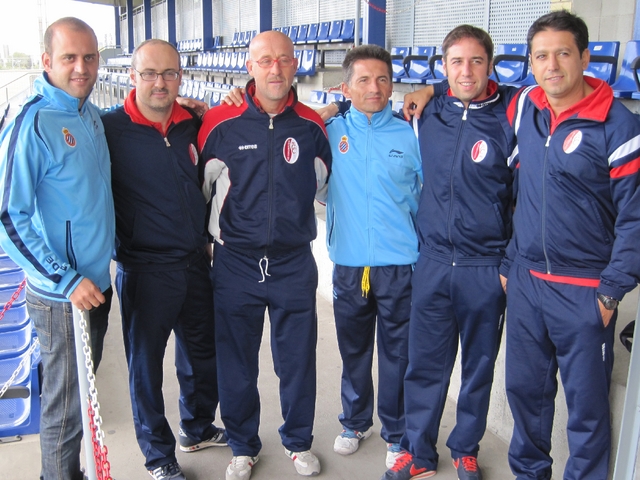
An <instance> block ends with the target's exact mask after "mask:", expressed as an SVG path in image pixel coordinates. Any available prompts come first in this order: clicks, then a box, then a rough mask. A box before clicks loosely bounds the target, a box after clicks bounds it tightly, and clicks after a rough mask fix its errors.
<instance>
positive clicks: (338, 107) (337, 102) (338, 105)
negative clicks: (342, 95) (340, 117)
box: [331, 100, 340, 113]
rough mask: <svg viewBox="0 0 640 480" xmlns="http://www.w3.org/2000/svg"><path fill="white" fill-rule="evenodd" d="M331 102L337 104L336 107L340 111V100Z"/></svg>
mask: <svg viewBox="0 0 640 480" xmlns="http://www.w3.org/2000/svg"><path fill="white" fill-rule="evenodd" d="M331 103H332V104H333V105H335V106H336V108H337V109H338V113H340V102H339V101H337V100H336V101H335V102H331Z"/></svg>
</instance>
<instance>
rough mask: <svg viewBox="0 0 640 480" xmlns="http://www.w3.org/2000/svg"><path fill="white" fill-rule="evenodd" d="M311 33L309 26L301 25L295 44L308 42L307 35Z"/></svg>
mask: <svg viewBox="0 0 640 480" xmlns="http://www.w3.org/2000/svg"><path fill="white" fill-rule="evenodd" d="M308 33H309V25H300V29H299V30H298V36H297V37H296V40H295V42H294V43H297V44H303V43H306V41H307V34H308Z"/></svg>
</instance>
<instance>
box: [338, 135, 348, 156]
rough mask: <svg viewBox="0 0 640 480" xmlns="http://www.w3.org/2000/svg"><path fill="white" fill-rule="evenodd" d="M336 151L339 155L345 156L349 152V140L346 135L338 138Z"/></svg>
mask: <svg viewBox="0 0 640 480" xmlns="http://www.w3.org/2000/svg"><path fill="white" fill-rule="evenodd" d="M338 150H340V153H342V154H345V153H347V152H348V151H349V139H348V138H347V136H346V135H343V136H342V137H340V143H339V144H338Z"/></svg>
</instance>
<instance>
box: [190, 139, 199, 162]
mask: <svg viewBox="0 0 640 480" xmlns="http://www.w3.org/2000/svg"><path fill="white" fill-rule="evenodd" d="M189 156H190V157H191V162H193V164H194V165H197V164H198V150H197V149H196V146H195V145H194V144H193V143H190V144H189Z"/></svg>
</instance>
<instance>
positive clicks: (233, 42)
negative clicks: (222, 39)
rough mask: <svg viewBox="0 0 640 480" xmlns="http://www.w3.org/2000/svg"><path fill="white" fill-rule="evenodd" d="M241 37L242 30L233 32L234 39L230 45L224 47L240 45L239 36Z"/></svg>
mask: <svg viewBox="0 0 640 480" xmlns="http://www.w3.org/2000/svg"><path fill="white" fill-rule="evenodd" d="M239 37H240V32H235V33H234V34H233V40H231V43H230V44H229V45H225V46H224V47H223V48H231V47H235V46H236V45H238V38H239Z"/></svg>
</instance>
